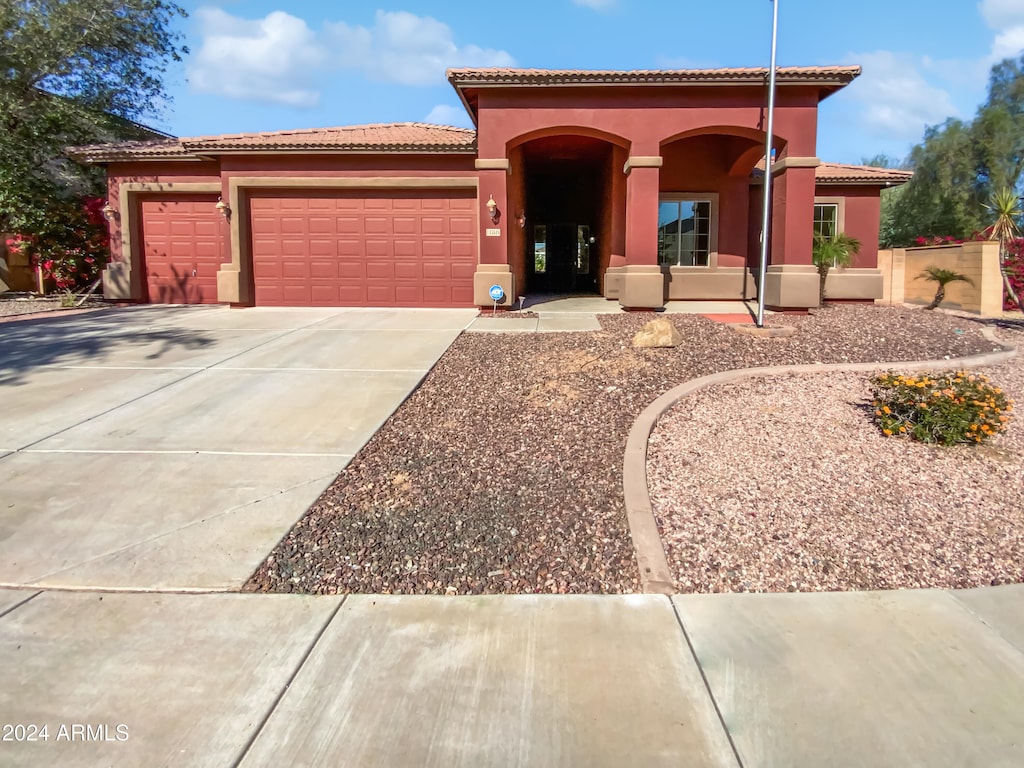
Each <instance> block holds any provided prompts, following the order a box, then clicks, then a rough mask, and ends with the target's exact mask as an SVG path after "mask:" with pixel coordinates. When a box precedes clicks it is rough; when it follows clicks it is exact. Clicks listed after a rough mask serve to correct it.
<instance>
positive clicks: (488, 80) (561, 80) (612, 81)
mask: <svg viewBox="0 0 1024 768" xmlns="http://www.w3.org/2000/svg"><path fill="white" fill-rule="evenodd" d="M860 73H861V68H860V67H858V66H829V67H778V68H777V69H776V73H775V77H776V81H777V82H778V83H779V84H780V85H794V84H799V83H812V84H822V85H839V86H842V85H846V84H847V83H849V82H850V81H851V80H853V78H855V77H857V76H858V75H859V74H860ZM767 77H768V67H727V68H721V69H638V70H616V69H512V68H500V67H492V68H485V69H469V68H459V69H449V70H448V80H449V81H450V82H451V83H452V85H454V86H455V87H456V88H465V87H480V86H496V85H623V84H626V85H674V84H677V83H698V84H700V83H724V84H741V85H748V84H757V85H760V84H762V83H763V82H764V81H765V79H766V78H767Z"/></svg>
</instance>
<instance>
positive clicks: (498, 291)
mask: <svg viewBox="0 0 1024 768" xmlns="http://www.w3.org/2000/svg"><path fill="white" fill-rule="evenodd" d="M490 294H491V298H492V299H493V300H494V301H501V300H502V299H503V298H505V291H504V290H503V289H502V287H501V286H500V285H492V286H491V290H490Z"/></svg>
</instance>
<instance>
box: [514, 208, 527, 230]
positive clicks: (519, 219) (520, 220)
mask: <svg viewBox="0 0 1024 768" xmlns="http://www.w3.org/2000/svg"><path fill="white" fill-rule="evenodd" d="M516 224H518V225H519V228H520V229H525V228H526V211H520V212H519V214H518V215H517V216H516Z"/></svg>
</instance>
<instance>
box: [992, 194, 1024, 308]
mask: <svg viewBox="0 0 1024 768" xmlns="http://www.w3.org/2000/svg"><path fill="white" fill-rule="evenodd" d="M985 207H986V208H987V209H988V210H989V211H990V212H991V213H992V214H993V215H994V216H995V222H994V223H993V224H992V233H991V235H990V237H991V239H993V240H998V241H999V273H1000V274H1001V275H1002V276H1003V288H1004V289H1005V290H1006V295H1007V296H1009V297H1010V299H1011V300H1012V301H1013V303H1014V304H1016V305H1017V306H1018V307H1019V308H1020V311H1021V312H1024V301H1022V300H1021V297H1020V296H1018V295H1017V292H1016V291H1014V290H1013V284H1012V283H1011V282H1010V275H1009V274H1008V273H1007V271H1006V244H1007V243H1008V242H1009V241H1010V240H1012V239H1013V238H1015V237H1016V236H1017V235H1018V234H1019V232H1020V228H1019V227H1018V226H1017V222H1018V221H1019V220H1020V217H1021V208H1020V198H1019V197H1017V193H1016V192H1015V191H1014V190H1012V189H1010V188H1009V187H1003V188H1002V189H997V190H996V191H995V192H993V193H992V198H991V200H990V201H989V204H988V205H986V206H985Z"/></svg>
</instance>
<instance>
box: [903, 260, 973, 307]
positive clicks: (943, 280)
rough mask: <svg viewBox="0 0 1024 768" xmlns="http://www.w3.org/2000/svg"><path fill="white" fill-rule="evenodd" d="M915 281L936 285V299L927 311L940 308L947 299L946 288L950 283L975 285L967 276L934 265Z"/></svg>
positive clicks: (925, 269) (926, 268) (927, 268)
mask: <svg viewBox="0 0 1024 768" xmlns="http://www.w3.org/2000/svg"><path fill="white" fill-rule="evenodd" d="M914 279H915V280H931V281H933V282H935V283H936V287H935V298H934V299H932V303H931V304H929V305H928V306H927V307H925V309H937V308H938V306H939V304H941V303H942V302H943V300H944V299H945V298H946V286H947V285H949V284H950V283H967V284H968V285H974V281H973V280H971V278H969V277H968V276H967V275H963V274H960V273H959V272H956V271H954V270H952V269H943V268H942V267H936V266H935V265H934V264H932V265H931V266H928V267H925V268H924V271H922V272H921V274H920V275H918V276H917V277H916V278H914Z"/></svg>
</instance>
